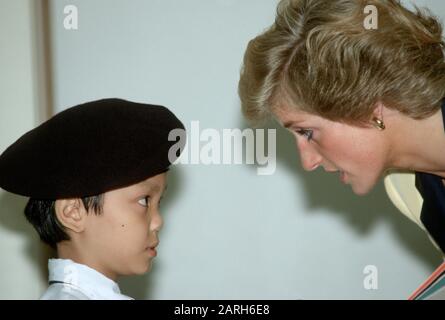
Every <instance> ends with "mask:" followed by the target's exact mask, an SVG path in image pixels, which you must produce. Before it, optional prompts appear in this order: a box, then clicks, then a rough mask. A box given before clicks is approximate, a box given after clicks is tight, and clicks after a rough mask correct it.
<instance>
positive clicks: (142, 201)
mask: <svg viewBox="0 0 445 320" xmlns="http://www.w3.org/2000/svg"><path fill="white" fill-rule="evenodd" d="M149 200H150V197H149V196H146V197H144V198H142V199H140V200H139V201H138V203H139V204H140V205H141V206H143V207H148V203H149Z"/></svg>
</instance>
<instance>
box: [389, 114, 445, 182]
mask: <svg viewBox="0 0 445 320" xmlns="http://www.w3.org/2000/svg"><path fill="white" fill-rule="evenodd" d="M388 120H389V122H388V125H387V130H385V131H386V132H385V134H387V135H388V139H390V141H391V154H390V156H389V160H388V167H389V168H394V169H403V170H411V171H421V172H427V173H432V174H435V175H438V176H441V177H443V178H445V130H444V124H443V117H442V111H441V109H439V110H438V111H437V112H436V113H435V114H434V115H432V116H430V117H428V118H426V119H422V120H415V119H412V118H410V117H407V116H404V115H401V114H398V115H397V116H391V117H390V118H389V119H388Z"/></svg>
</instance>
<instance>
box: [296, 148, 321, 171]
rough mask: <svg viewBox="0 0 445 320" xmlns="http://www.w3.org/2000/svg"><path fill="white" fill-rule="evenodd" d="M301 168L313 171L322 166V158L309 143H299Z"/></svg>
mask: <svg viewBox="0 0 445 320" xmlns="http://www.w3.org/2000/svg"><path fill="white" fill-rule="evenodd" d="M297 147H298V150H299V153H300V161H301V166H302V167H303V169H304V170H306V171H313V170H315V169H317V168H318V166H319V165H320V164H321V161H322V159H323V158H322V156H321V155H320V154H319V153H318V152H317V150H315V148H314V147H312V146H311V145H309V143H308V142H307V141H303V142H297Z"/></svg>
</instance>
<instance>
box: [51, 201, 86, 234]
mask: <svg viewBox="0 0 445 320" xmlns="http://www.w3.org/2000/svg"><path fill="white" fill-rule="evenodd" d="M54 209H55V212H56V217H57V219H58V220H59V222H60V223H61V224H62V225H63V226H64V227H65V228H67V229H68V230H71V231H72V232H76V233H80V232H82V231H84V229H85V224H86V217H87V212H86V210H85V208H84V206H83V204H82V203H81V200H80V199H78V198H76V199H59V200H56V203H55V208H54Z"/></svg>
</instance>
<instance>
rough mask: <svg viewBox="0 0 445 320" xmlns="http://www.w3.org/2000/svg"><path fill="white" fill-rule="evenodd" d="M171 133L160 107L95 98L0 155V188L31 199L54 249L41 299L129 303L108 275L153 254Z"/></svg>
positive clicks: (171, 120)
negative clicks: (101, 300) (44, 290)
mask: <svg viewBox="0 0 445 320" xmlns="http://www.w3.org/2000/svg"><path fill="white" fill-rule="evenodd" d="M174 129H182V130H184V126H183V124H182V123H181V122H180V121H179V120H178V119H177V118H176V116H175V115H174V114H173V113H172V112H170V111H169V110H168V109H167V108H165V107H162V106H154V105H146V104H140V103H134V102H129V101H125V100H120V99H103V100H99V101H92V102H88V103H85V104H81V105H78V106H75V107H72V108H69V109H67V110H64V111H63V112H60V113H59V114H57V115H55V116H54V117H52V118H51V119H50V120H48V121H46V122H45V123H43V124H41V125H40V126H38V127H37V128H35V129H33V130H31V131H29V132H28V133H26V134H25V135H23V136H22V137H21V138H20V139H19V140H17V141H16V142H15V143H14V144H12V145H11V146H10V147H9V148H8V149H6V151H5V152H4V153H3V154H2V155H1V156H0V187H1V188H3V189H5V190H7V191H10V192H13V193H16V194H20V195H24V196H27V197H30V200H29V202H28V204H27V205H26V208H25V215H26V217H27V219H28V221H29V222H30V223H31V224H32V225H33V226H34V227H35V229H36V230H37V232H38V234H39V236H40V238H41V239H42V241H44V242H45V243H47V244H48V245H50V246H52V247H53V248H55V249H56V250H57V256H58V259H50V260H49V263H48V268H49V288H48V290H47V291H46V292H45V293H44V295H43V296H42V299H131V298H130V297H128V296H125V295H123V294H121V293H120V290H119V287H118V285H117V283H116V282H115V281H116V279H117V278H118V277H119V276H123V275H133V274H143V273H145V272H147V271H148V270H149V269H150V266H151V262H152V259H153V258H154V257H155V256H156V246H157V245H158V243H159V240H158V232H159V230H160V228H161V226H162V218H161V216H160V215H159V203H160V200H161V197H162V194H163V192H164V190H165V189H166V187H167V182H166V179H167V177H166V171H167V170H168V167H169V165H170V164H171V163H172V162H173V161H174V160H175V159H172V158H175V157H177V156H179V154H174V155H171V154H170V155H169V150H170V148H171V147H172V146H173V144H176V142H175V141H169V138H168V136H169V133H170V131H171V130H174ZM183 142H184V141H179V143H180V144H182V147H180V148H179V152H178V153H180V151H181V150H183Z"/></svg>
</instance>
